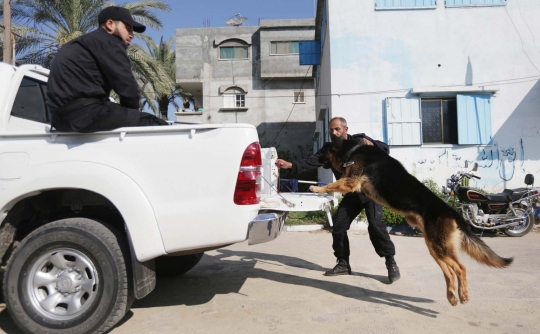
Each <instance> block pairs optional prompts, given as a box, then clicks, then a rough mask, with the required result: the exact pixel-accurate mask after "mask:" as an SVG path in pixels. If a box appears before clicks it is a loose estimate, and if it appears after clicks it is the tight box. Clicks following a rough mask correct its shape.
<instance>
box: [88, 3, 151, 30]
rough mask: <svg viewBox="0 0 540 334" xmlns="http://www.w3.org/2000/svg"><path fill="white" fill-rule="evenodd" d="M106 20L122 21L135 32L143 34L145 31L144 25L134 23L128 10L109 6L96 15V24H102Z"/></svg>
mask: <svg viewBox="0 0 540 334" xmlns="http://www.w3.org/2000/svg"><path fill="white" fill-rule="evenodd" d="M107 20H113V21H122V22H124V23H126V24H129V25H130V26H132V27H133V31H135V32H144V31H145V30H146V26H145V25H143V24H140V23H138V22H135V20H134V19H133V17H131V13H130V12H129V10H127V9H125V8H122V7H114V6H111V7H107V8H104V9H103V10H102V11H101V13H99V15H98V23H99V24H103V23H105V22H107Z"/></svg>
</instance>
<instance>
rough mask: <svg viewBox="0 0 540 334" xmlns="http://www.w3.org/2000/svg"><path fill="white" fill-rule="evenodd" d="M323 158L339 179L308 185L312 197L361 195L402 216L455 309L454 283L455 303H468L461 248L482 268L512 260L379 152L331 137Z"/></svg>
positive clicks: (357, 143) (373, 147)
mask: <svg viewBox="0 0 540 334" xmlns="http://www.w3.org/2000/svg"><path fill="white" fill-rule="evenodd" d="M326 158H327V159H328V160H329V162H331V163H332V167H333V168H334V169H335V170H337V171H339V172H341V173H342V177H341V178H340V179H339V180H337V181H336V182H334V183H330V184H328V185H326V186H324V187H317V186H311V187H310V190H311V191H313V192H315V193H327V192H340V193H342V194H346V193H349V192H352V191H357V192H362V193H363V194H364V195H365V196H367V197H368V198H370V199H372V200H373V201H375V202H376V203H378V204H380V205H383V206H386V207H387V208H389V209H391V210H392V211H394V212H397V213H400V214H403V215H404V216H405V218H406V220H407V223H408V224H409V225H411V226H413V227H416V228H418V229H419V230H420V231H422V234H423V235H424V239H425V242H426V245H427V247H428V249H429V253H430V254H431V256H433V258H434V259H435V261H436V262H437V264H438V265H439V266H440V267H441V269H442V272H443V274H444V278H445V280H446V296H447V298H448V301H449V302H450V304H452V306H456V305H457V303H458V299H457V298H456V295H455V292H456V285H455V280H456V278H457V282H458V290H457V293H458V296H459V301H460V302H461V303H462V304H465V303H467V302H468V301H469V294H468V291H467V277H466V268H465V266H464V265H463V264H462V263H461V262H460V261H459V259H458V250H459V249H463V250H464V251H465V252H467V253H468V254H469V256H471V257H472V258H473V259H475V260H476V261H478V262H479V263H483V264H485V265H488V266H491V267H496V268H504V267H507V266H508V265H510V264H511V263H512V261H513V258H502V257H500V256H499V255H497V254H495V252H494V251H493V250H491V248H489V247H488V246H487V245H486V244H485V243H484V242H483V241H482V240H480V238H478V237H477V236H476V235H474V233H473V232H472V231H471V229H470V226H469V224H467V222H466V221H465V220H464V219H463V217H462V216H461V215H460V214H459V213H458V212H456V211H455V210H454V209H452V208H451V207H450V206H448V205H447V204H446V203H444V201H443V200H441V199H440V198H439V197H437V196H436V195H435V194H433V192H431V190H429V189H428V188H427V187H426V186H424V185H423V184H422V183H421V182H420V181H418V180H417V179H416V178H415V177H414V176H412V175H411V174H409V173H408V172H407V171H406V170H405V168H404V167H403V165H402V164H401V163H400V162H399V161H397V160H396V159H394V158H392V157H391V156H389V155H388V154H387V153H386V152H384V151H383V150H381V149H379V148H377V147H375V146H368V145H362V141H357V140H343V139H341V138H332V145H331V148H330V149H329V150H328V153H327V156H326Z"/></svg>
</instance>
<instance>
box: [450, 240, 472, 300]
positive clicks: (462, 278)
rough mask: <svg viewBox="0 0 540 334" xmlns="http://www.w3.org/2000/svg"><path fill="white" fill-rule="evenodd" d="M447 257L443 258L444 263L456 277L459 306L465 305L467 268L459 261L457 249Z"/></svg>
mask: <svg viewBox="0 0 540 334" xmlns="http://www.w3.org/2000/svg"><path fill="white" fill-rule="evenodd" d="M457 233H459V232H457ZM448 255H449V256H448V257H446V258H445V262H446V264H447V265H448V266H449V267H450V268H451V269H452V270H453V271H454V272H455V274H456V276H457V281H458V296H459V301H460V303H461V304H466V303H467V302H468V301H469V292H468V288H467V268H466V267H465V266H464V265H463V263H461V262H460V261H459V258H458V255H457V249H452V250H450V252H449V254H448Z"/></svg>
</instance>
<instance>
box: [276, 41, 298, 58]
mask: <svg viewBox="0 0 540 334" xmlns="http://www.w3.org/2000/svg"><path fill="white" fill-rule="evenodd" d="M298 44H299V42H271V43H270V54H272V55H288V54H298V53H299V51H300V50H299V46H298Z"/></svg>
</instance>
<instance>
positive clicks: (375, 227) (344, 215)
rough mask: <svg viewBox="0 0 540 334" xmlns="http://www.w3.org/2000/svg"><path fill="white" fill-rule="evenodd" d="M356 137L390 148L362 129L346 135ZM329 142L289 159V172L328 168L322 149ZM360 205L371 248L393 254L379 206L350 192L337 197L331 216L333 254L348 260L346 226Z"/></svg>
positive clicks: (328, 146)
mask: <svg viewBox="0 0 540 334" xmlns="http://www.w3.org/2000/svg"><path fill="white" fill-rule="evenodd" d="M360 138H366V139H368V140H370V141H371V142H373V143H374V144H375V145H376V146H377V147H379V148H380V149H382V150H384V151H385V152H386V153H389V152H390V149H389V148H388V145H386V144H385V143H383V142H381V141H378V140H373V139H371V138H369V137H368V136H366V135H365V134H363V133H361V134H357V135H353V136H351V135H348V139H360ZM330 146H331V143H326V144H324V145H323V147H322V148H321V149H320V150H319V151H318V152H317V153H315V154H313V155H311V156H309V157H307V158H305V159H302V160H298V161H294V162H292V172H293V173H295V174H296V173H300V172H303V171H308V170H311V169H315V168H318V167H321V166H322V167H324V168H331V164H330V163H329V161H327V160H326V158H325V156H326V152H328V149H329V148H330ZM332 172H333V173H334V176H335V177H336V179H339V178H340V177H341V173H340V172H339V171H337V170H335V169H333V168H332ZM364 209H365V210H366V216H367V220H368V233H369V239H370V240H371V243H372V244H373V247H374V248H375V252H377V254H378V255H379V256H380V257H383V256H394V255H395V254H396V250H395V247H394V243H393V242H392V240H390V236H389V235H388V232H387V231H386V225H384V223H383V221H382V216H383V208H382V207H381V206H380V205H378V204H377V203H375V202H373V201H372V200H370V199H369V198H367V197H366V196H364V194H362V193H357V192H352V193H348V194H346V195H345V196H343V200H342V201H341V203H340V205H339V207H338V209H337V212H336V214H335V216H334V217H333V222H334V226H333V228H332V238H333V243H332V248H334V255H335V256H336V257H337V258H338V259H345V260H347V262H349V256H350V247H349V237H348V236H347V230H348V229H349V228H350V226H351V223H352V221H353V220H354V218H356V217H357V216H358V215H359V214H360V212H362V210H364Z"/></svg>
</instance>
